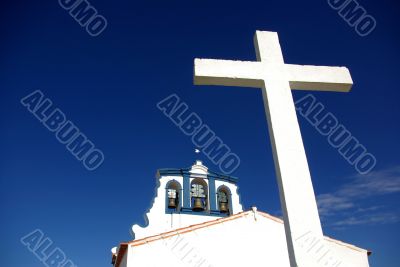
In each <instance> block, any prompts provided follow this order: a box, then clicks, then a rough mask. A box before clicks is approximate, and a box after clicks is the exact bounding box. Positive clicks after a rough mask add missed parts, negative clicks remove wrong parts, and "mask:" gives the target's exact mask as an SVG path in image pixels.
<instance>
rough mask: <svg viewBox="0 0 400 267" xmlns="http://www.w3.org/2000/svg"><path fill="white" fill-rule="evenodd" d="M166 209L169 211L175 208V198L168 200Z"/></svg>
mask: <svg viewBox="0 0 400 267" xmlns="http://www.w3.org/2000/svg"><path fill="white" fill-rule="evenodd" d="M168 208H170V209H175V208H176V201H175V198H172V197H171V198H169V201H168Z"/></svg>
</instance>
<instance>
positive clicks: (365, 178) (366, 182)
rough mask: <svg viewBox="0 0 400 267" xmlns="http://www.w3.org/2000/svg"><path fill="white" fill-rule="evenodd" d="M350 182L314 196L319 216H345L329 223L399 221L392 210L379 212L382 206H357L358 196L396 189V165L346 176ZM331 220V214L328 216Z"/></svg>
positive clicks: (399, 181)
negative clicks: (367, 172)
mask: <svg viewBox="0 0 400 267" xmlns="http://www.w3.org/2000/svg"><path fill="white" fill-rule="evenodd" d="M349 180H350V182H349V183H347V184H345V185H342V186H341V187H339V188H338V189H337V190H336V191H335V192H331V193H325V194H320V195H318V196H317V202H318V208H319V212H320V215H321V217H322V218H323V219H324V220H325V219H326V218H327V217H332V216H337V217H345V218H342V219H339V220H338V221H336V222H334V223H332V225H336V226H349V225H359V224H383V223H393V222H398V221H399V216H398V215H397V214H396V213H393V212H382V211H383V210H384V209H385V207H384V206H382V205H381V206H378V205H375V206H368V207H363V206H360V203H363V201H361V200H368V199H373V198H375V197H378V196H384V195H388V194H394V193H399V192H400V166H396V167H393V168H388V169H384V170H380V171H374V172H371V173H369V174H367V175H356V176H353V177H350V179H349ZM329 221H332V218H329Z"/></svg>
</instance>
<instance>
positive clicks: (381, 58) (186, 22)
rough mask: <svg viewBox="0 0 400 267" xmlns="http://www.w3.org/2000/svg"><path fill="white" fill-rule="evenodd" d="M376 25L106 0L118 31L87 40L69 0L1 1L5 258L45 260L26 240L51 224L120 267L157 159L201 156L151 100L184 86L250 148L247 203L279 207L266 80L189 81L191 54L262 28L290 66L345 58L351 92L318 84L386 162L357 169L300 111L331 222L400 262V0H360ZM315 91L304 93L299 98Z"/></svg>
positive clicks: (237, 46)
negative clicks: (73, 141) (51, 121)
mask: <svg viewBox="0 0 400 267" xmlns="http://www.w3.org/2000/svg"><path fill="white" fill-rule="evenodd" d="M358 2H359V3H360V4H361V5H362V6H363V7H364V8H365V10H366V11H367V12H368V14H370V15H371V16H373V17H374V18H375V20H376V22H377V27H376V29H375V30H374V31H373V32H372V33H371V34H369V35H368V36H365V37H361V36H359V35H358V34H357V33H356V31H355V30H354V28H353V27H350V26H349V25H348V24H347V22H346V21H345V20H344V19H343V18H342V17H341V16H339V14H338V12H337V11H336V10H333V9H332V8H331V7H330V6H329V4H328V2H327V1H315V0H314V1H253V0H249V1H237V2H236V1H208V0H206V1H201V2H192V1H170V2H168V1H141V2H139V1H120V0H116V1H100V0H92V1H90V3H91V4H92V5H93V6H94V7H95V8H96V9H97V10H98V12H99V14H101V15H102V16H104V17H105V18H106V20H107V22H108V25H107V28H106V29H105V31H104V32H102V33H101V34H100V35H99V36H97V37H92V36H90V35H89V34H88V33H87V32H86V30H85V29H84V28H82V27H81V26H80V25H79V24H78V23H77V22H76V21H75V20H74V18H72V17H71V16H70V15H69V14H68V12H67V11H66V10H64V9H63V8H61V7H60V5H59V4H58V1H56V0H50V1H49V0H48V1H41V2H40V4H39V3H38V2H37V1H16V0H5V1H2V3H1V8H0V13H1V15H0V34H1V42H0V48H1V49H0V53H1V54H0V58H1V60H0V70H1V75H0V88H1V97H0V101H1V102H0V109H1V117H0V118H1V131H0V147H1V150H0V208H1V213H0V214H1V215H0V218H1V228H0V235H1V237H2V238H1V239H2V240H1V242H0V251H1V252H0V253H1V255H2V265H4V266H16V267H17V266H18V267H19V266H24V267H26V266H44V265H43V263H41V262H40V260H38V259H37V258H36V257H35V256H34V255H33V254H32V253H30V252H29V251H28V249H27V248H26V247H25V246H23V245H22V244H21V242H20V238H21V237H23V236H24V235H26V234H28V233H29V232H32V231H33V230H34V229H41V230H42V231H43V233H44V234H45V235H46V236H47V237H49V238H50V239H51V240H52V241H53V242H54V245H55V246H57V247H60V248H61V249H62V250H63V251H64V252H65V253H66V255H67V257H68V258H69V259H71V260H72V261H73V262H74V263H75V264H77V265H78V266H110V248H111V247H113V246H116V245H118V244H119V242H121V241H127V240H129V239H130V234H129V229H130V227H131V225H132V224H134V223H142V222H143V217H142V215H143V213H144V212H145V211H146V210H147V208H148V207H149V205H150V203H151V200H152V198H153V193H154V187H155V184H156V183H155V178H154V176H155V172H156V170H157V169H158V168H168V167H171V168H184V167H188V166H190V165H191V164H192V163H193V162H194V160H195V159H196V158H200V159H202V160H203V161H204V163H205V164H206V165H207V166H208V167H209V168H210V169H213V170H216V171H218V166H217V165H215V164H213V163H212V162H211V161H210V160H208V159H207V157H205V156H204V155H201V154H200V155H196V154H195V153H194V148H195V147H194V145H193V144H192V142H191V139H190V138H189V137H188V136H186V135H184V134H183V133H182V132H181V131H180V130H179V128H177V127H176V126H175V125H174V124H173V123H172V122H171V121H170V120H169V119H168V118H167V117H166V116H164V114H163V113H162V112H161V111H160V110H159V109H158V108H157V107H156V104H157V103H158V102H159V101H161V100H162V99H164V98H165V97H167V96H169V95H171V94H177V95H178V96H179V97H180V98H181V99H182V101H184V102H186V103H187V104H188V106H189V107H190V110H191V111H193V112H196V113H197V114H198V115H199V116H200V117H201V118H202V120H203V121H204V122H206V123H207V124H208V125H209V126H210V128H211V129H212V130H213V131H214V132H215V133H216V134H217V135H218V136H219V137H220V138H221V139H222V140H223V141H224V143H225V144H227V145H228V146H229V147H230V148H231V149H232V151H234V152H235V153H236V154H237V155H238V156H239V157H240V160H241V164H240V166H239V168H238V169H237V170H236V171H235V172H234V173H233V175H235V176H237V177H239V186H240V193H241V196H242V201H243V204H244V206H245V208H246V209H248V208H249V207H250V206H251V205H256V206H257V207H258V208H259V209H260V210H263V211H266V212H268V213H271V214H273V215H277V216H280V214H281V212H280V204H279V194H278V189H277V184H276V179H275V172H274V167H273V160H272V153H271V146H270V142H269V136H268V129H267V124H266V121H265V114H264V108H263V103H262V98H261V91H260V90H258V89H254V88H253V89H250V88H233V87H232V88H230V87H211V86H194V85H193V59H194V58H195V57H204V58H221V59H241V60H255V51H254V47H253V41H252V38H253V34H254V33H255V30H269V31H277V32H279V37H280V42H281V46H282V50H283V53H284V58H285V61H286V62H287V63H292V64H312V65H328V66H329V65H330V66H347V67H348V68H349V69H350V71H351V74H352V77H353V80H354V86H353V89H352V91H351V92H350V93H347V94H344V93H332V92H312V94H313V95H314V96H315V97H316V98H317V99H318V101H319V102H321V103H323V104H324V106H325V108H326V110H328V111H329V112H332V114H334V115H335V117H336V118H337V119H338V120H339V121H340V123H342V124H343V125H344V126H345V127H346V128H347V129H348V130H349V131H350V132H351V133H352V135H353V136H354V137H356V138H357V139H358V140H359V141H360V143H362V144H363V145H364V146H365V147H366V148H367V149H368V151H369V152H370V153H372V154H373V155H374V156H375V157H376V159H377V164H376V166H375V168H374V169H373V170H372V172H370V173H369V174H367V175H360V174H358V172H357V171H356V170H355V168H354V166H352V165H350V164H349V163H348V162H347V161H346V159H344V158H343V157H342V156H341V155H340V154H339V153H338V151H337V149H335V148H333V147H332V146H331V145H330V144H329V143H328V141H327V138H326V137H325V136H322V135H321V134H319V133H318V131H317V130H316V129H315V128H314V127H313V125H311V124H310V123H309V122H308V121H307V120H306V119H305V118H303V117H302V116H300V115H299V116H298V117H299V123H300V128H301V131H302V135H303V140H304V145H305V149H306V153H307V158H308V162H309V165H310V170H311V175H312V179H313V183H314V189H315V192H316V194H317V196H318V199H319V202H320V208H321V209H320V211H321V217H322V220H323V226H324V233H325V234H326V235H328V236H331V237H334V238H337V239H339V240H343V241H346V242H349V243H352V244H355V245H357V246H360V247H363V248H367V249H370V250H372V251H373V254H372V256H371V257H370V264H371V266H379V267H381V266H383V267H395V266H398V257H397V248H398V247H399V245H400V244H399V238H398V237H399V226H400V211H399V207H398V203H399V200H400V197H399V192H400V180H399V179H400V162H399V157H398V151H399V150H400V143H399V142H398V136H400V126H399V124H398V120H399V114H400V112H399V111H400V110H399V109H400V108H399V104H398V101H399V100H398V99H399V96H400V93H399V88H398V81H397V78H398V62H399V60H400V56H399V53H400V52H399V49H398V48H399V47H400V39H399V36H400V34H399V28H398V27H397V26H398V17H399V16H400V14H399V10H400V9H399V5H398V3H397V2H396V1H394V0H382V1H379V2H378V1H370V0H359V1H358ZM35 90H41V92H43V94H44V95H45V96H46V97H47V98H49V99H50V100H51V101H52V102H53V105H54V106H55V107H57V108H59V109H60V110H62V112H63V113H64V114H65V115H66V117H67V118H68V119H69V120H71V121H72V122H73V123H74V124H75V125H76V126H77V127H78V128H79V129H80V130H81V132H82V133H84V134H85V135H86V136H87V137H88V139H90V140H91V141H92V142H93V144H94V145H95V146H96V148H99V149H101V151H102V152H103V153H104V157H105V160H104V162H103V164H102V165H101V166H100V167H99V168H98V169H96V170H94V171H89V170H87V169H86V168H85V167H84V166H83V164H82V163H81V162H79V161H78V160H77V159H76V158H75V157H74V156H73V155H72V154H71V153H70V152H69V151H68V150H67V149H66V146H65V145H63V144H60V143H59V142H58V140H57V139H56V137H55V134H54V133H52V132H50V131H49V130H48V129H47V128H46V127H45V126H44V125H43V124H42V123H41V122H39V121H38V120H37V119H36V118H35V117H34V116H33V115H32V114H31V113H30V112H29V111H28V109H27V108H26V107H24V106H23V105H22V104H21V103H20V100H21V98H23V97H25V96H26V95H28V94H30V93H32V92H33V91H35ZM308 93H309V92H307V91H295V92H293V97H294V99H295V100H298V99H300V98H302V97H304V96H305V95H307V94H308Z"/></svg>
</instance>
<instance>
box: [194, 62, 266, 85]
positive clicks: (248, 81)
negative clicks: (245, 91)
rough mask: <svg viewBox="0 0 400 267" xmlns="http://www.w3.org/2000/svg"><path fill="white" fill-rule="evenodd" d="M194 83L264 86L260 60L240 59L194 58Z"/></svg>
mask: <svg viewBox="0 0 400 267" xmlns="http://www.w3.org/2000/svg"><path fill="white" fill-rule="evenodd" d="M194 84H196V85H223V86H244V87H257V88H260V87H262V86H263V84H264V81H263V78H262V66H261V65H260V62H251V61H239V60H218V59H198V58H196V59H195V60H194Z"/></svg>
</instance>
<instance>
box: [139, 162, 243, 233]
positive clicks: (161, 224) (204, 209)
mask: <svg viewBox="0 0 400 267" xmlns="http://www.w3.org/2000/svg"><path fill="white" fill-rule="evenodd" d="M156 179H157V189H156V196H155V198H154V202H153V204H152V207H151V208H150V210H149V211H148V212H147V213H146V215H145V220H146V225H145V226H144V227H142V226H139V225H137V224H135V225H133V226H132V235H133V237H134V238H135V239H138V238H142V237H145V236H149V235H155V234H158V233H162V232H167V231H171V230H174V229H177V228H181V227H186V226H189V225H192V224H197V223H202V222H206V221H210V220H214V219H216V218H218V217H227V216H230V215H232V214H236V213H238V212H241V211H243V208H242V205H241V203H240V196H239V194H238V192H237V191H238V187H237V178H236V177H232V176H228V175H224V174H220V173H216V172H213V171H210V170H209V169H208V168H207V167H206V166H204V165H203V163H202V162H201V161H200V160H197V161H196V162H195V164H194V165H192V166H191V167H190V168H186V169H160V170H158V171H157V174H156Z"/></svg>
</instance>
